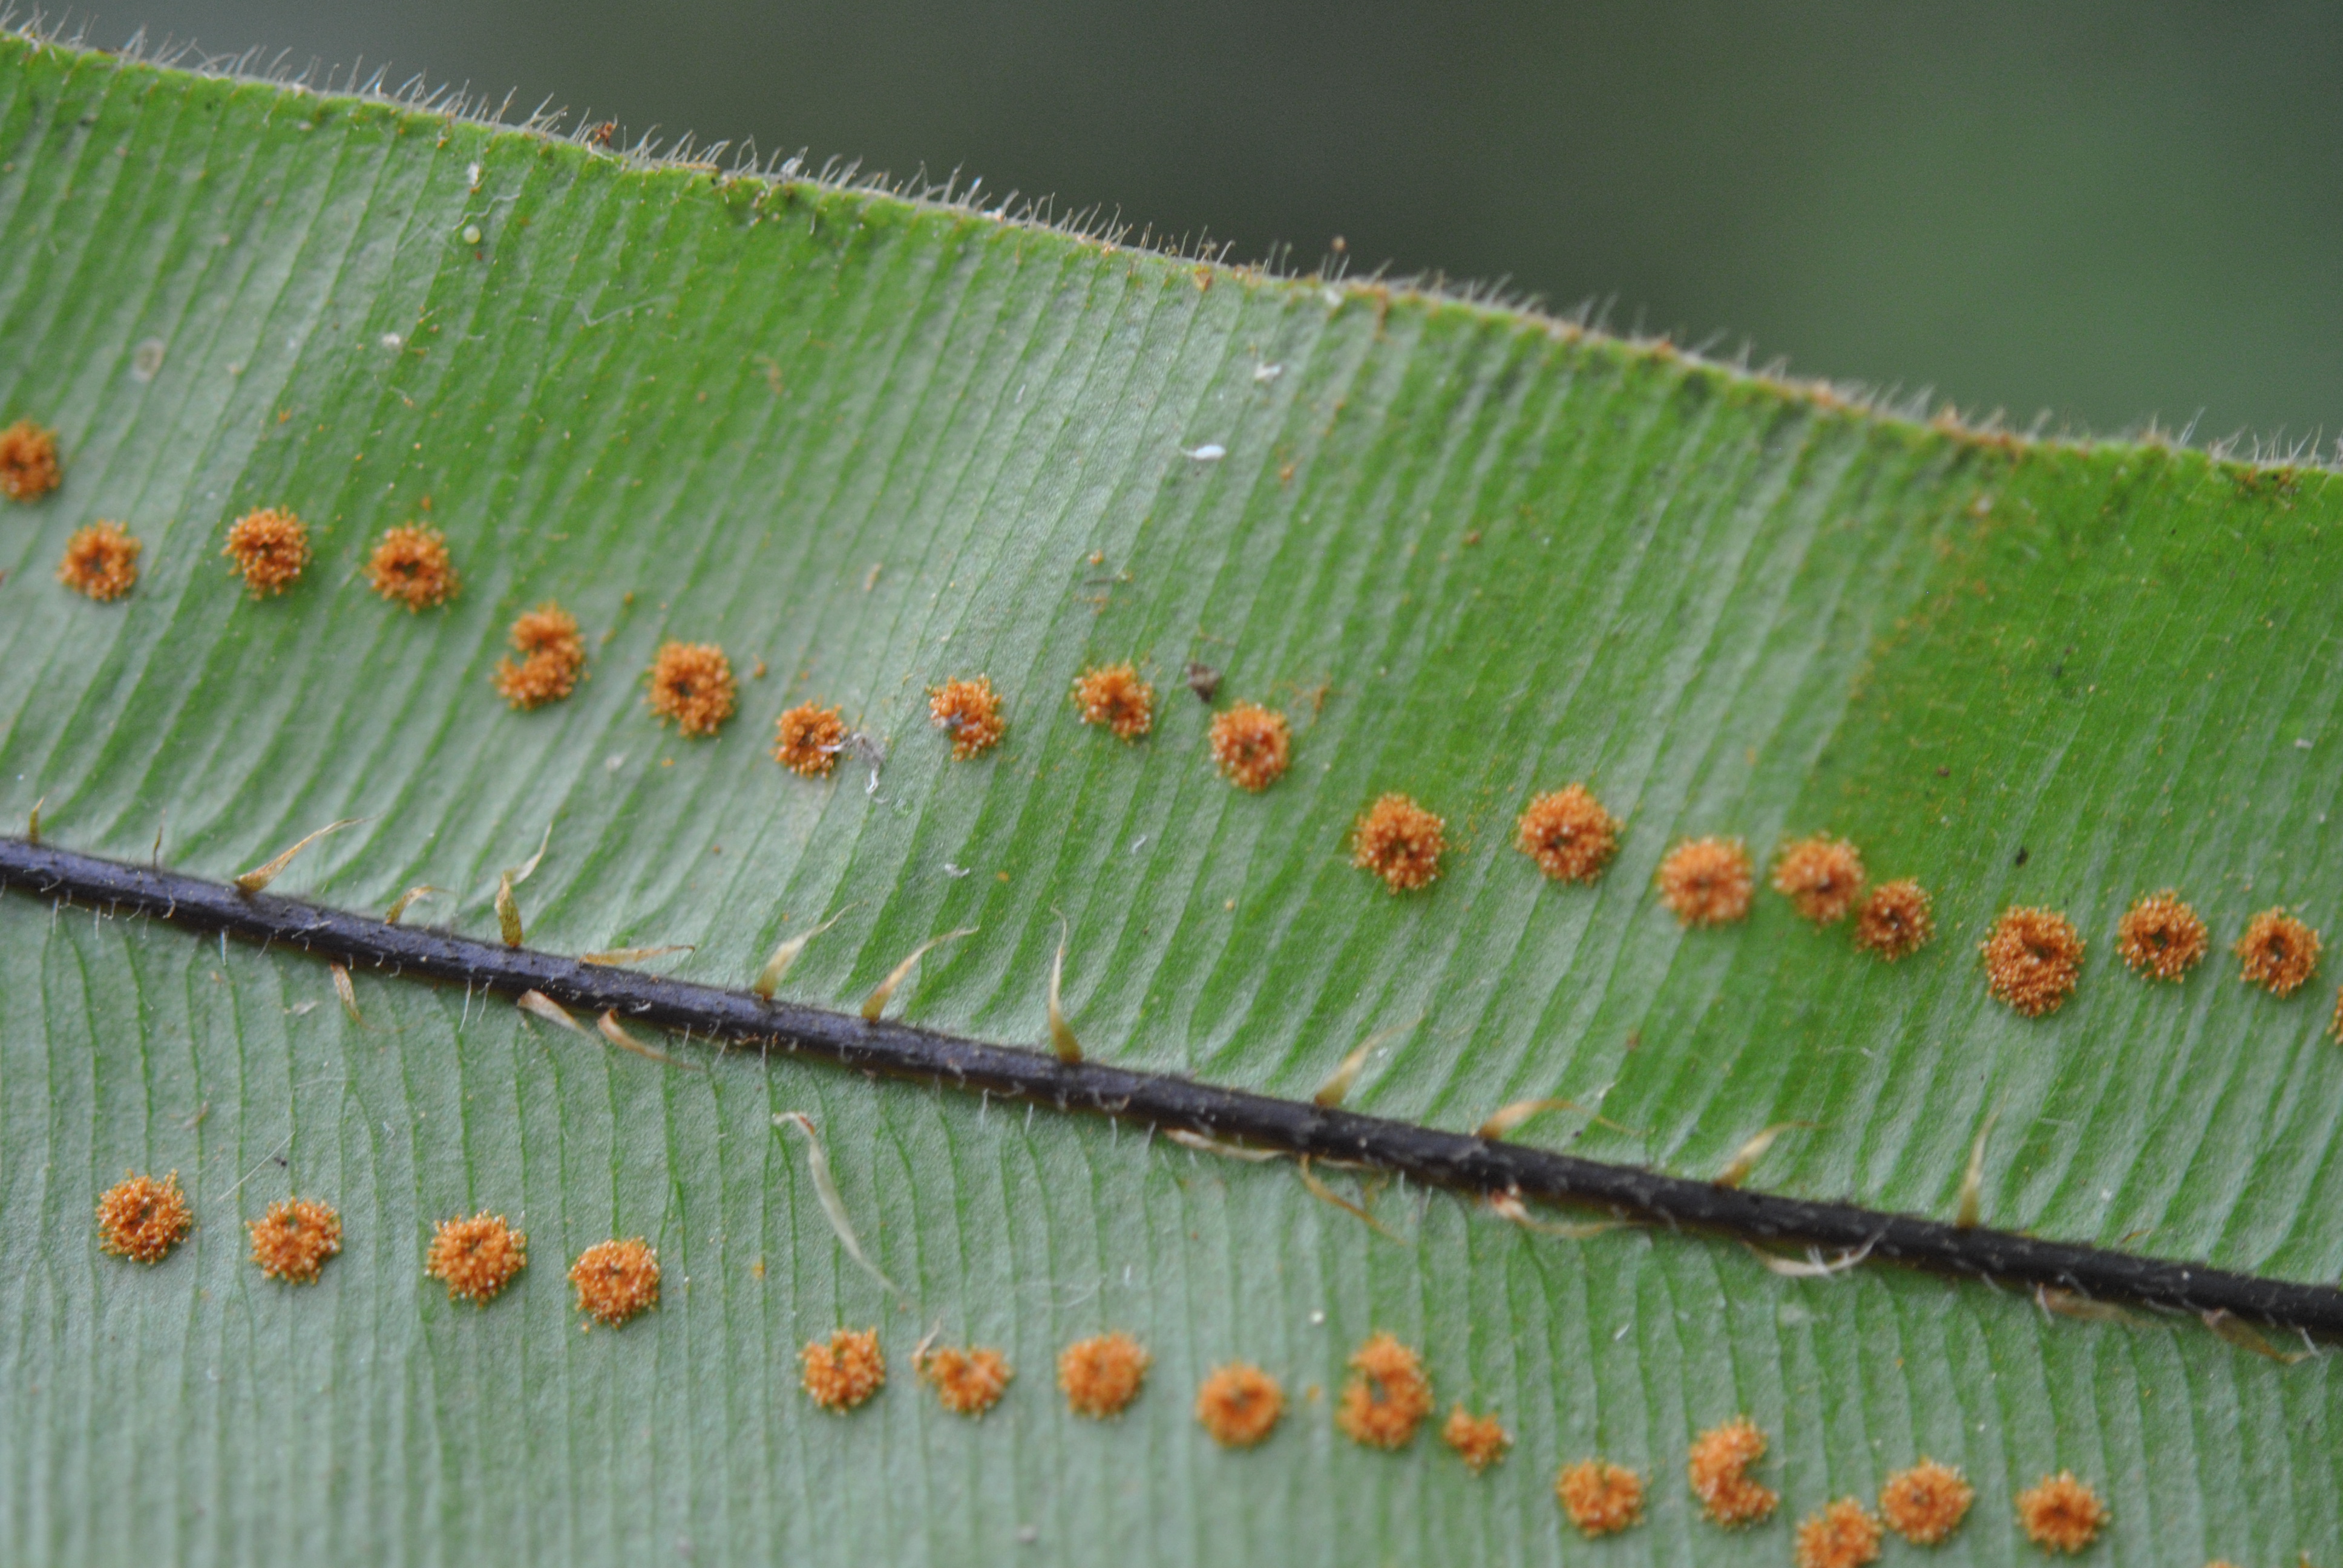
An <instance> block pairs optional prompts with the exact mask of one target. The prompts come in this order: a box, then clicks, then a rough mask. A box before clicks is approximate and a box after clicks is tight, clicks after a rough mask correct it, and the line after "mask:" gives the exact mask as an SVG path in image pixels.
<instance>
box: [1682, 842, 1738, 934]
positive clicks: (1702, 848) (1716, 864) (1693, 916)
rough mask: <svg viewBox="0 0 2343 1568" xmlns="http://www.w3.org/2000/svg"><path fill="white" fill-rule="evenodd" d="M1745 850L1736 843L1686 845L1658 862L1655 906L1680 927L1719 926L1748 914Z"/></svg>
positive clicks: (1684, 843)
mask: <svg viewBox="0 0 2343 1568" xmlns="http://www.w3.org/2000/svg"><path fill="white" fill-rule="evenodd" d="M1750 875H1751V873H1750V867H1749V850H1748V848H1747V847H1746V846H1745V845H1744V844H1743V843H1742V842H1741V840H1740V839H1685V840H1684V842H1683V843H1681V844H1678V845H1677V846H1676V847H1675V848H1674V849H1670V850H1669V851H1668V854H1667V859H1664V860H1662V861H1661V862H1660V873H1659V884H1660V901H1661V902H1662V903H1664V904H1665V905H1667V907H1668V909H1669V910H1671V911H1672V912H1673V913H1674V915H1675V918H1676V923H1677V924H1679V925H1684V926H1721V925H1725V924H1728V923H1730V922H1732V921H1734V920H1740V919H1742V918H1743V917H1745V915H1747V914H1748V913H1749V894H1750Z"/></svg>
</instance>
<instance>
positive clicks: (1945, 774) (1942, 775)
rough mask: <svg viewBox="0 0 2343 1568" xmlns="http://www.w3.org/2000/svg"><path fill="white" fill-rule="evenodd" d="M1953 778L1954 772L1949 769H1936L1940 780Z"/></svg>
mask: <svg viewBox="0 0 2343 1568" xmlns="http://www.w3.org/2000/svg"><path fill="white" fill-rule="evenodd" d="M1952 776H1953V770H1952V769H1949V768H1939V769H1936V777H1937V778H1939V779H1950V778H1951V777H1952Z"/></svg>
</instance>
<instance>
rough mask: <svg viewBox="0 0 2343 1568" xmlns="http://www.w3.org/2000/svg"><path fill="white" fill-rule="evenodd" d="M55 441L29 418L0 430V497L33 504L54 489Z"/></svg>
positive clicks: (55, 466)
mask: <svg viewBox="0 0 2343 1568" xmlns="http://www.w3.org/2000/svg"><path fill="white" fill-rule="evenodd" d="M57 478H58V474H57V438H56V437H55V435H54V434H53V433H51V432H50V431H47V430H44V429H43V428H41V427H39V426H38V425H35V424H34V423H33V422H32V421H31V420H30V419H19V420H17V421H16V422H15V424H14V425H11V426H9V427H7V428H6V429H5V430H0V495H5V496H6V497H7V498H9V499H10V500H12V501H37V500H39V499H40V498H42V497H43V496H45V495H47V494H48V493H49V492H50V491H51V490H54V489H55V488H56V487H57Z"/></svg>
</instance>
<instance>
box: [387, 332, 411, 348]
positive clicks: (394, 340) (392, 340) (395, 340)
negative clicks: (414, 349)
mask: <svg viewBox="0 0 2343 1568" xmlns="http://www.w3.org/2000/svg"><path fill="white" fill-rule="evenodd" d="M382 346H383V347H385V348H393V349H396V348H404V347H407V339H406V338H404V337H400V336H399V335H398V334H397V333H396V332H386V333H384V334H383V335H382Z"/></svg>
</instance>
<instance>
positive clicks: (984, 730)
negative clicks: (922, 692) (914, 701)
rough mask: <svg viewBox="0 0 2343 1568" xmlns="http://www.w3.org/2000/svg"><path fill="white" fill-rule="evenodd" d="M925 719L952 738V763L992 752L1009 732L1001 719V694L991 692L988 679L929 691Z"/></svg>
mask: <svg viewBox="0 0 2343 1568" xmlns="http://www.w3.org/2000/svg"><path fill="white" fill-rule="evenodd" d="M928 717H929V719H931V720H933V721H934V723H935V727H936V728H937V729H940V730H942V731H944V732H945V733H946V734H948V735H950V737H951V743H952V760H953V761H955V762H965V761H967V760H968V759H970V758H971V757H976V756H980V755H981V754H982V753H984V752H987V751H990V750H991V749H993V748H994V747H995V746H998V745H1000V744H1001V737H1002V736H1003V735H1005V734H1007V733H1008V732H1009V721H1008V720H1007V719H1003V718H1002V717H1001V694H1000V693H999V692H996V691H994V690H993V689H992V678H991V677H990V676H989V675H980V676H978V677H977V678H975V679H974V680H947V681H945V682H944V683H943V684H942V685H941V686H935V687H930V688H929V689H928Z"/></svg>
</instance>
